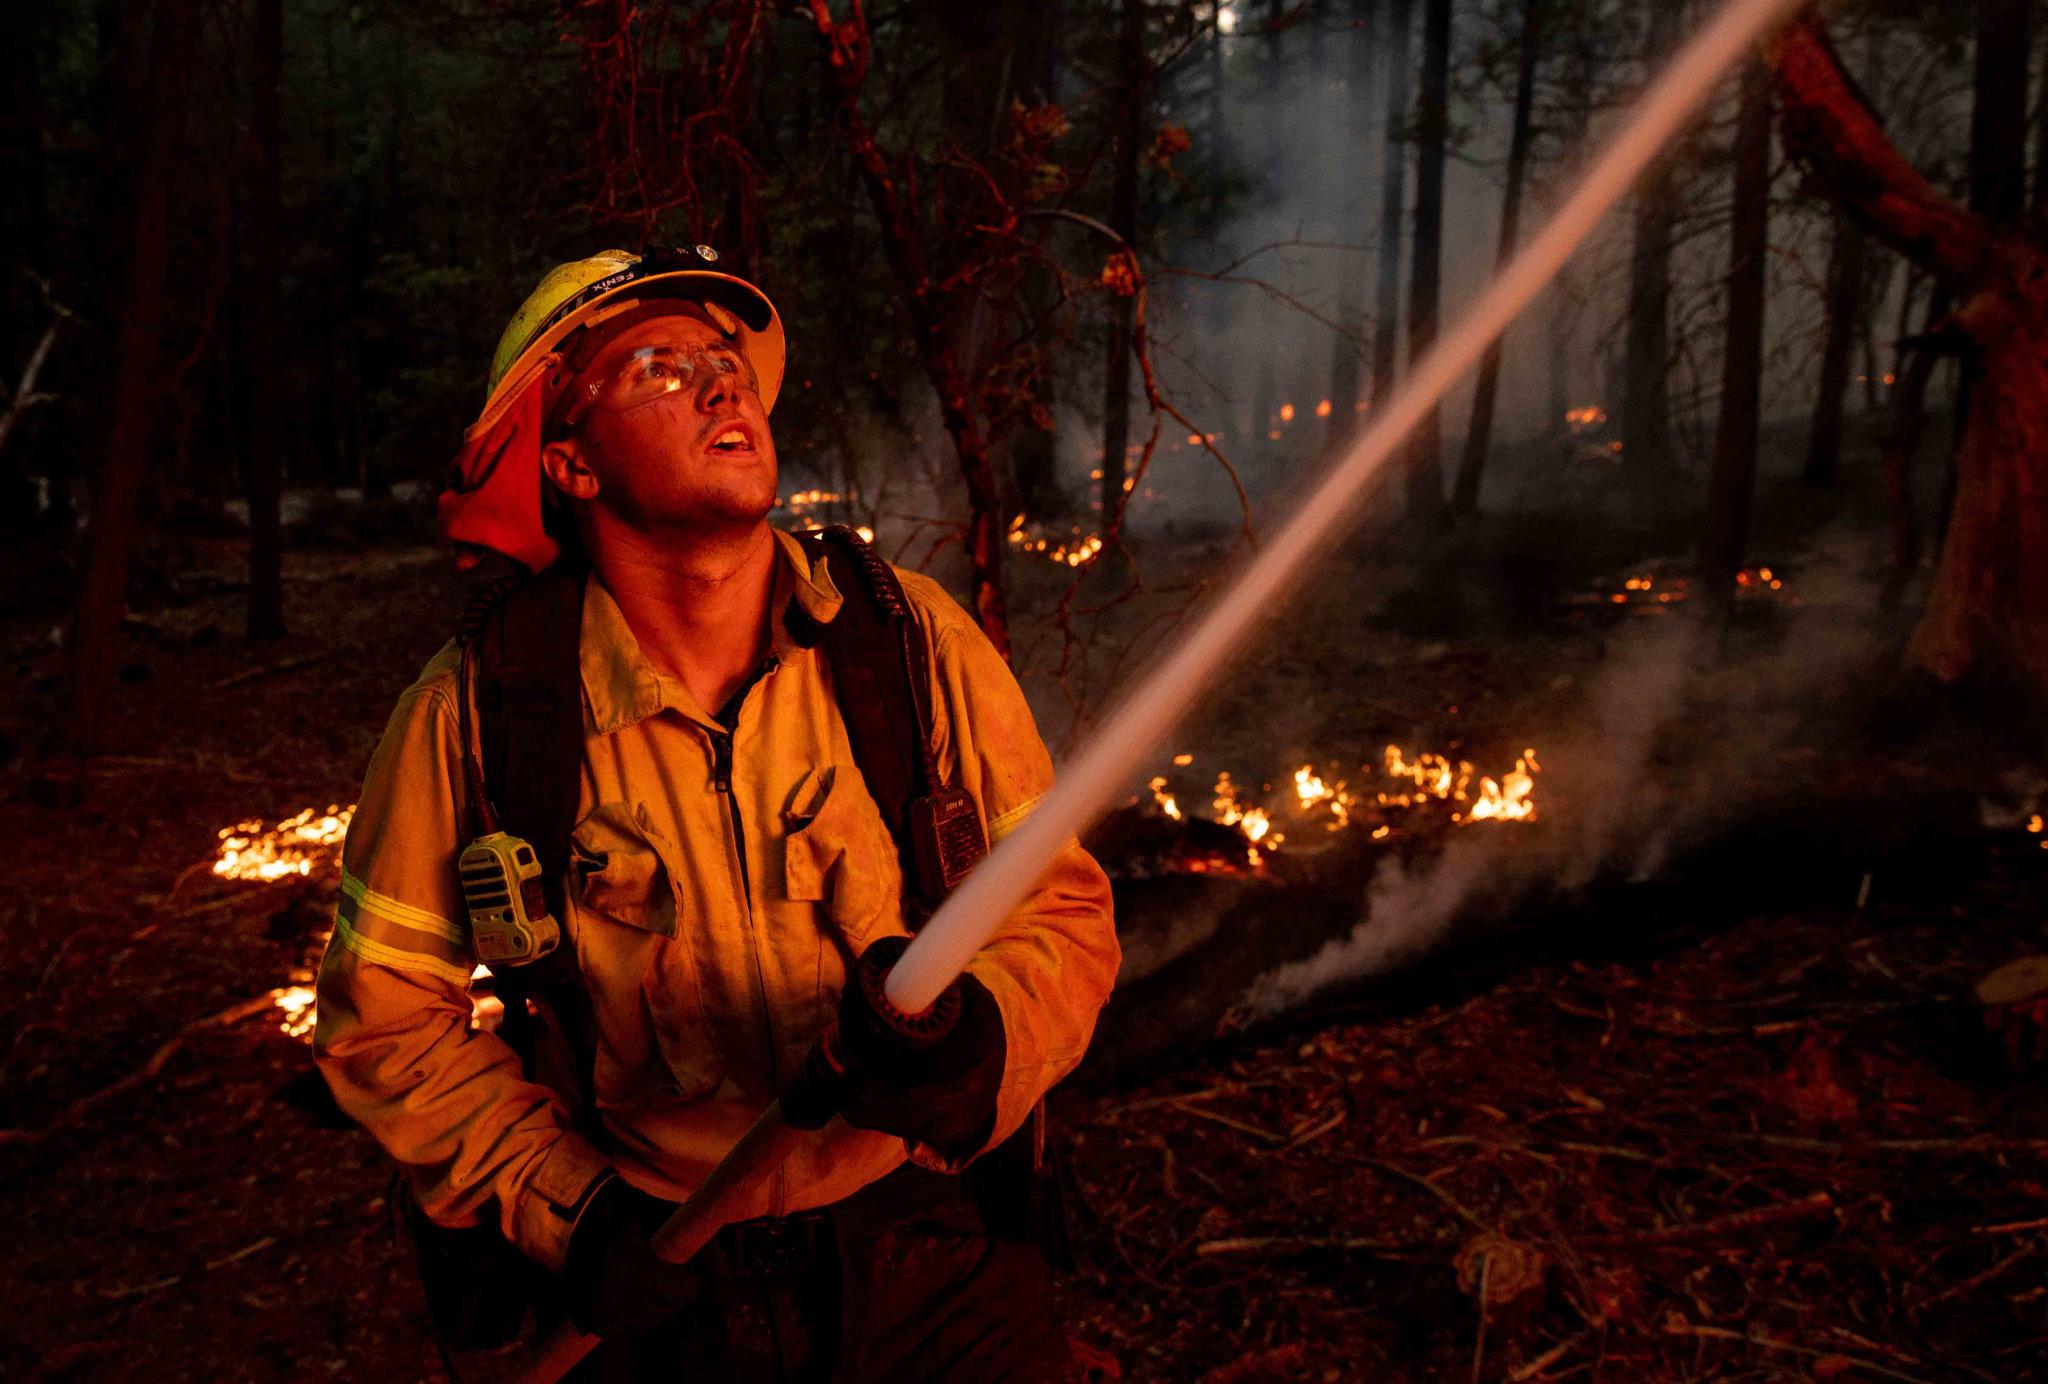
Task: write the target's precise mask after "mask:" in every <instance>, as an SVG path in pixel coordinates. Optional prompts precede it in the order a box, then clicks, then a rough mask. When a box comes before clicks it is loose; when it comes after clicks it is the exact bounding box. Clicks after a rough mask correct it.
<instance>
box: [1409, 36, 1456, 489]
mask: <svg viewBox="0 0 2048 1384" xmlns="http://www.w3.org/2000/svg"><path fill="white" fill-rule="evenodd" d="M1418 97H1419V99H1418V100H1417V102H1416V110H1415V117H1416V119H1415V123H1416V127H1417V128H1416V134H1417V137H1418V138H1419V140H1420V141H1421V143H1420V147H1419V148H1418V149H1417V151H1416V160H1415V259H1414V265H1413V270H1414V273H1413V275H1412V277H1411V278H1410V279H1409V281H1408V359H1409V360H1410V361H1417V360H1420V359H1422V356H1423V353H1424V352H1426V351H1428V350H1429V348H1430V346H1431V345H1433V344H1434V343H1435V341H1436V327H1437V311H1438V307H1439V303H1438V297H1439V293H1440V291H1441V288H1442V283H1443V258H1444V245H1443V240H1444V157H1445V144H1446V141H1447V138H1448V135H1449V124H1450V99H1451V0H1427V3H1426V8H1425V10H1424V12H1423V26H1422V85H1421V90H1420V91H1419V93H1418ZM1441 427H1442V414H1441V405H1438V404H1431V405H1430V407H1429V411H1428V412H1427V413H1425V414H1424V415H1423V417H1422V421H1421V422H1419V423H1417V424H1416V426H1415V431H1414V432H1413V433H1412V434H1410V435H1409V438H1408V517H1409V518H1410V519H1419V520H1422V521H1423V522H1425V523H1431V524H1433V523H1435V522H1436V521H1437V520H1439V519H1440V518H1441V517H1442V516H1443V512H1444V470H1443V444H1442V438H1441V436H1440V432H1441Z"/></svg>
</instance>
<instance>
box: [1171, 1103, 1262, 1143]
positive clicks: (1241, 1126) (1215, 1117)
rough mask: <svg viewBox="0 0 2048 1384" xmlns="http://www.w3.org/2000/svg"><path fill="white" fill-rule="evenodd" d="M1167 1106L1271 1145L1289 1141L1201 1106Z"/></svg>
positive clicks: (1174, 1104) (1178, 1104) (1179, 1104)
mask: <svg viewBox="0 0 2048 1384" xmlns="http://www.w3.org/2000/svg"><path fill="white" fill-rule="evenodd" d="M1167 1104H1168V1105H1170V1106H1172V1107H1173V1108H1174V1109H1176V1110H1178V1111H1180V1113H1181V1114H1183V1115H1193V1116H1194V1117H1195V1118H1196V1119H1198V1120H1208V1121H1210V1122H1211V1123H1213V1124H1220V1125H1222V1126H1224V1127H1225V1128H1226V1129H1234V1130H1236V1131H1237V1132H1238V1133H1240V1134H1249V1135H1251V1136H1252V1137H1253V1138H1255V1139H1264V1140H1265V1141H1266V1142H1267V1143H1269V1144H1281V1143H1285V1142H1286V1141H1287V1136H1286V1135H1285V1134H1276V1133H1274V1132H1273V1131H1272V1130H1270V1129H1261V1128H1259V1127H1258V1126H1257V1125H1255V1124H1246V1123H1245V1122H1244V1121H1243V1120H1233V1119H1231V1118H1230V1116H1228V1115H1219V1114H1217V1113H1216V1112H1215V1111H1213V1110H1204V1109H1202V1107H1201V1106H1199V1105H1183V1104H1181V1103H1180V1102H1179V1101H1177V1100H1175V1101H1168V1102H1167Z"/></svg>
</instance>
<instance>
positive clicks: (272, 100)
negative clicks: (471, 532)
mask: <svg viewBox="0 0 2048 1384" xmlns="http://www.w3.org/2000/svg"><path fill="white" fill-rule="evenodd" d="M254 29H255V35H254V36H255V44H256V61H255V64H254V67H253V69H252V71H251V78H252V85H253V86H254V88H255V100H254V103H253V108H252V110H251V112H250V125H251V134H252V136H253V139H252V141H251V144H252V148H253V152H254V157H253V158H252V160H251V166H250V169H249V217H248V223H249V252H248V253H249V259H248V265H249V268H248V277H247V278H246V280H245V282H246V284H247V286H248V297H247V300H246V302H245V303H244V304H243V311H244V312H245V313H246V319H245V320H246V323H247V328H246V330H247V337H246V344H247V347H248V351H247V354H246V355H245V356H244V357H243V359H242V360H241V361H240V362H239V363H238V364H239V367H240V369H241V370H242V371H243V372H244V375H245V379H244V383H243V386H242V388H243V395H244V398H245V399H246V400H247V401H248V409H249V435H248V439H247V441H248V447H249V637H250V638H251V639H276V638H278V637H280V636H282V635H283V634H284V528H283V521H282V516H281V514H280V513H279V509H280V505H281V502H282V500H283V491H284V398H283V396H282V394H281V393H280V383H279V382H280V380H281V378H282V376H283V372H282V370H281V369H280V361H279V348H280V347H281V346H282V345H283V333H282V332H281V331H280V330H279V318H280V316H281V312H282V304H281V302H280V299H281V297H282V294H283V285H282V283H281V279H282V277H283V268H282V266H283V264H284V253H283V251H284V245H283V239H284V238H283V231H282V222H283V217H284V184H283V171H282V170H283V164H282V147H283V140H284V97H283V85H282V84H283V69H284V0H256V8H255V25H254ZM364 498H365V499H367V498H368V497H367V496H365V497H364Z"/></svg>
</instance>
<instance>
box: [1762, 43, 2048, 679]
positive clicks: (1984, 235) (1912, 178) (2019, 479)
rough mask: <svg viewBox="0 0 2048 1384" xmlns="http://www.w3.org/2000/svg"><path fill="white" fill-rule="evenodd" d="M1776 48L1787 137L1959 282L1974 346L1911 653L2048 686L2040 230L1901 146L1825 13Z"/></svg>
mask: <svg viewBox="0 0 2048 1384" xmlns="http://www.w3.org/2000/svg"><path fill="white" fill-rule="evenodd" d="M1772 61H1773V64H1774V65H1775V67H1776V69H1777V73H1778V85H1779V91H1780V95H1781V102H1782V108H1783V111H1784V119H1783V130H1784V136H1785V143H1786V147H1787V149H1788V150H1789V151H1790V152H1791V153H1792V154H1793V156H1794V157H1795V158H1797V159H1799V160H1800V161H1801V162H1802V163H1804V164H1805V165H1806V166H1807V168H1808V169H1809V171H1810V172H1811V174H1812V175H1813V178H1814V180H1815V181H1816V182H1817V183H1819V184H1821V185H1822V186H1824V187H1825V188H1827V190H1828V191H1829V192H1830V194H1831V195H1832V196H1833V197H1834V199H1835V201H1836V202H1837V203H1838V204H1839V205H1840V206H1841V207H1843V209H1844V210H1846V211H1848V212H1849V213H1850V214H1851V215H1853V216H1855V217H1856V218H1857V219H1858V220H1859V221H1861V222H1862V223H1863V224H1864V226H1865V227H1866V228H1867V229H1868V230H1869V231H1870V232H1871V233H1872V234H1873V235H1875V236H1877V237H1879V238H1880V239H1882V240H1883V241H1884V242H1885V243H1886V244H1888V245H1890V246H1891V247H1892V248H1893V249H1895V250H1897V251H1898V252H1899V253H1900V254H1902V255H1905V256H1907V257H1908V258H1910V259H1911V260H1913V261H1914V262H1915V263H1916V264H1918V265H1919V266H1920V268H1922V269H1924V270H1925V271H1926V272H1927V273H1928V274H1930V275H1931V276H1933V278H1934V279H1935V281H1936V282H1937V284H1938V285H1940V287H1941V288H1942V289H1943V290H1945V291H1947V292H1950V293H1952V294H1953V295H1954V297H1955V300H1956V302H1957V303H1958V304H1959V306H1958V308H1957V310H1956V312H1955V313H1954V314H1953V315H1952V316H1951V317H1950V319H1949V325H1948V329H1947V332H1948V334H1950V335H1953V336H1954V337H1955V338H1957V339H1958V340H1959V341H1960V342H1963V343H1966V344H1967V346H1968V347H1969V349H1970V350H1971V351H1972V352H1974V354H1975V355H1976V356H1977V358H1978V360H1979V370H1978V379H1977V382H1976V386H1975V389H1974V391H1973V394H1974V399H1973V402H1972V407H1971V409H1970V415H1969V422H1968V426H1967V429H1966V431H1965V434H1964V437H1963V441H1962V445H1961V447H1960V448H1959V449H1958V453H1957V457H1956V463H1957V472H1956V478H1957V484H1956V494H1955V501H1954V505H1953V508H1952V510H1951V514H1950V519H1949V524H1948V529H1947V533H1946V535H1945V537H1944V539H1943V543H1942V552H1941V559H1940V564H1939V566H1938V568H1937V570H1936V572H1935V578H1934V586H1933V589H1932V591H1931V593H1930V595H1929V599H1928V604H1927V609H1926V611H1925V612H1924V613H1923V614H1922V616H1921V618H1920V623H1919V625H1918V627H1917V628H1916V629H1915V630H1914V633H1913V639H1912V642H1911V644H1910V646H1909V648H1908V651H1907V652H1908V657H1909V658H1910V659H1911V660H1912V661H1913V662H1914V663H1915V664H1916V665H1918V666H1919V667H1921V668H1924V669H1926V670H1927V671H1929V672H1931V673H1933V674H1934V675H1935V676H1936V677H1938V678H1941V679H1943V680H1945V681H1950V680H1954V679H1957V678H1960V677H1962V676H1963V675H1964V674H1966V673H1968V672H1969V671H1971V670H1972V669H1973V668H1976V667H1979V666H1983V665H1985V664H1987V663H1989V664H1992V665H1999V664H2003V665H2006V666H2008V667H2011V668H2013V669H2015V670H2017V671H2018V672H2020V673H2021V674H2022V675H2023V676H2024V677H2026V678H2027V679H2028V681H2029V682H2030V684H2031V685H2032V686H2033V688H2034V689H2035V690H2036V691H2037V692H2040V693H2044V694H2048V252H2044V249H2043V246H2042V244H2041V242H2040V240H2039V239H2038V238H2037V237H2036V233H2035V232H2032V231H2031V230H2027V231H2023V230H2020V229H2018V228H2015V227H2013V226H2010V225H2007V224H2003V223H2000V222H1998V221H1995V220H1992V219H1990V218H1988V217H1986V216H1983V215H1980V214H1976V213H1972V212H1970V211H1967V210H1965V209H1964V208H1962V207H1958V206H1957V205H1956V204H1955V203H1954V202H1952V201H1950V200H1949V199H1948V198H1947V197H1946V196H1944V195H1943V194H1942V193H1940V192H1939V191H1937V190H1936V189H1935V188H1934V187H1932V186H1931V185H1930V184H1929V183H1928V182H1927V180H1926V179H1925V178H1924V177H1923V176H1922V175H1921V174H1920V172H1919V171H1918V170H1917V169H1915V168H1914V167H1913V166H1912V165H1911V164H1909V163H1907V162H1906V160H1905V159H1904V158H1903V157H1901V156H1900V154H1899V152H1898V150H1897V149H1896V148H1895V147H1894V146H1893V145H1892V143H1891V141H1890V140H1889V139H1888V138H1887V137H1886V135H1885V133H1884V130H1883V127H1882V126H1881V125H1880V124H1879V122H1878V120H1877V117H1876V116H1875V115H1874V114H1873V113H1872V112H1871V110H1870V108H1869V107H1868V106H1867V105H1866V104H1865V103H1864V101H1863V99H1862V97H1861V95H1860V94H1859V93H1858V92H1857V91H1856V90H1855V88H1854V87H1853V86H1852V85H1851V84H1850V83H1849V80H1848V78H1847V77H1846V76H1845V75H1844V74H1843V72H1842V69H1841V64H1840V62H1839V61H1838V60H1837V58H1836V57H1835V53H1834V50H1833V48H1832V46H1831V45H1830V44H1829V43H1828V41H1827V35H1826V30H1825V29H1824V28H1823V27H1822V25H1821V24H1820V23H1819V21H1817V20H1815V19H1812V18H1810V17H1809V18H1806V19H1802V20H1799V21H1796V22H1795V23H1793V24H1791V25H1789V26H1788V27H1787V28H1786V29H1785V30H1784V31H1783V32H1782V33H1781V34H1780V35H1779V36H1778V38H1777V40H1776V42H1775V43H1774V44H1773V47H1772ZM1986 186H1987V188H1988V186H1989V184H1988V182H1987V184H1986ZM1986 195H1987V196H1988V195H1990V193H1989V192H1988V191H1987V192H1986Z"/></svg>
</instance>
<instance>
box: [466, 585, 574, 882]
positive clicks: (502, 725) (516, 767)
mask: <svg viewBox="0 0 2048 1384" xmlns="http://www.w3.org/2000/svg"><path fill="white" fill-rule="evenodd" d="M583 580H584V578H583V574H582V572H580V571H576V570H573V569H570V570H564V569H563V568H561V567H559V566H558V567H554V568H550V569H548V570H547V571H545V572H542V573H541V574H540V575H539V576H536V577H534V578H533V579H532V580H530V581H527V582H525V583H523V584H522V585H520V586H517V587H514V588H513V589H512V590H511V591H509V592H508V593H506V595H505V596H504V597H503V598H502V599H501V600H499V601H498V602H497V604H496V605H495V606H494V607H493V608H492V609H491V612H490V614H489V615H488V616H486V617H485V619H484V622H483V628H482V630H481V631H480V632H479V634H478V637H477V684H476V700H477V730H478V742H479V747H480V749H481V750H482V759H483V774H484V785H485V791H486V792H487V793H488V795H489V797H490V800H491V803H492V805H493V806H494V807H495V808H496V809H497V813H498V817H499V819H500V820H501V821H502V822H503V823H504V824H505V828H506V830H508V831H510V832H512V833H513V834H514V835H516V836H522V837H524V838H526V840H527V841H529V842H531V843H532V845H533V850H534V855H535V857H536V858H538V859H539V861H540V864H541V877H542V880H543V884H544V887H545V888H546V889H547V891H548V907H549V909H550V910H551V911H552V912H553V913H554V914H555V916H556V917H557V918H560V917H561V916H562V914H561V907H562V898H561V881H562V872H563V871H564V870H566V869H567V868H568V865H569V833H570V832H572V831H573V830H575V827H576V800H577V793H578V791H579V789H580V788H581V785H582V782H583V675H582V658H581V644H582V640H581V635H582V629H583Z"/></svg>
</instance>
